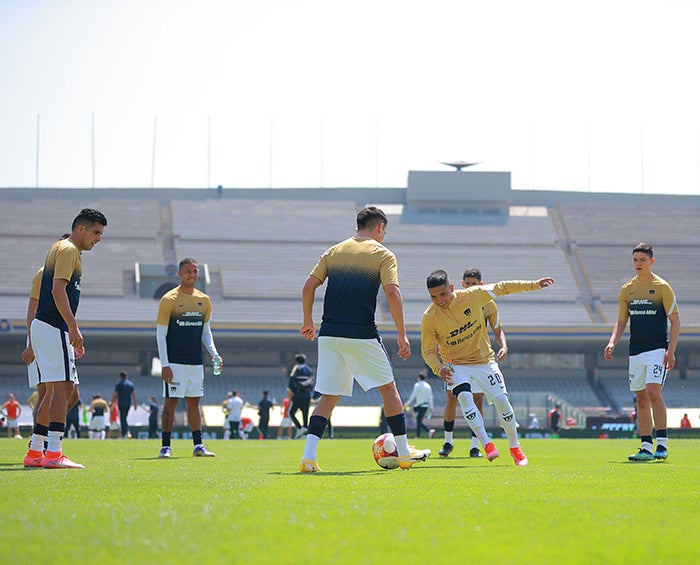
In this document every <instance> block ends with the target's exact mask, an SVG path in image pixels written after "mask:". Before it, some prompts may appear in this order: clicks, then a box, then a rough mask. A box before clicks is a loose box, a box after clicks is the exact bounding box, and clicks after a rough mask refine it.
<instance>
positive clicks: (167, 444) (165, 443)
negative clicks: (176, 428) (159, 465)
mask: <svg viewBox="0 0 700 565" xmlns="http://www.w3.org/2000/svg"><path fill="white" fill-rule="evenodd" d="M171 433H172V432H163V435H162V438H161V439H162V444H163V447H170V434H171Z"/></svg>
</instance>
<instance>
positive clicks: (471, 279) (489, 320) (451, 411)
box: [439, 269, 508, 457]
mask: <svg viewBox="0 0 700 565" xmlns="http://www.w3.org/2000/svg"><path fill="white" fill-rule="evenodd" d="M483 284H484V282H483V280H482V278H481V271H480V270H479V269H467V270H466V271H464V274H463V275H462V287H463V288H469V287H472V286H476V285H483ZM483 311H484V323H483V324H482V326H481V327H482V328H483V330H484V334H486V335H485V336H484V337H485V339H486V340H487V341H488V343H489V345H490V343H491V340H490V338H489V337H488V328H487V326H491V330H492V331H493V335H494V337H495V338H496V341H497V342H498V345H500V348H499V349H498V353H497V354H496V361H502V360H503V359H505V357H506V355H507V354H508V343H507V341H506V332H505V331H503V324H501V318H500V317H499V315H498V306H496V303H495V302H494V301H493V300H492V301H491V302H489V303H488V304H487V305H486V306H484V308H483ZM472 394H473V396H474V404H476V407H477V408H478V409H479V412H481V415H482V416H483V415H484V409H483V405H484V393H483V392H482V391H481V390H480V389H478V388H476V385H475V384H474V383H472ZM456 416H457V397H456V396H455V395H454V394H452V393H450V392H449V391H448V393H447V403H446V404H445V410H444V413H443V427H444V430H445V443H444V444H443V446H442V449H441V450H440V451H439V455H440V457H447V456H449V454H450V453H452V450H453V449H454V427H455V419H456ZM469 457H483V455H482V454H481V451H479V438H478V437H477V435H476V434H475V433H473V432H472V443H471V448H470V449H469Z"/></svg>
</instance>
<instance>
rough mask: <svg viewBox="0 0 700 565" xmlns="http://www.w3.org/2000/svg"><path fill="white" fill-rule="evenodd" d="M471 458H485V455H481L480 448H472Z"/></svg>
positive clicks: (470, 451)
mask: <svg viewBox="0 0 700 565" xmlns="http://www.w3.org/2000/svg"><path fill="white" fill-rule="evenodd" d="M469 457H483V455H482V454H481V451H479V448H478V447H472V448H471V449H470V450H469Z"/></svg>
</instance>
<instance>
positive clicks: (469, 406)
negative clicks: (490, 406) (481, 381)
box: [457, 390, 491, 445]
mask: <svg viewBox="0 0 700 565" xmlns="http://www.w3.org/2000/svg"><path fill="white" fill-rule="evenodd" d="M457 400H458V401H459V405H460V406H461V408H462V413H463V414H464V419H465V420H466V421H467V424H469V427H470V428H471V429H472V431H473V432H474V433H475V434H476V435H477V437H478V438H479V441H480V442H481V444H482V445H486V444H487V443H489V442H490V441H491V440H490V439H489V436H488V434H487V433H486V428H485V427H484V419H483V418H482V417H481V412H479V409H478V408H477V407H476V404H474V396H473V395H472V393H471V392H468V391H464V390H463V391H462V392H460V393H459V396H458V397H457Z"/></svg>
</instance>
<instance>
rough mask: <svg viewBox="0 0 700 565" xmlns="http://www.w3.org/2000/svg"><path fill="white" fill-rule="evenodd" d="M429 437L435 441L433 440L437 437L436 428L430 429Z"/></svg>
mask: <svg viewBox="0 0 700 565" xmlns="http://www.w3.org/2000/svg"><path fill="white" fill-rule="evenodd" d="M428 437H429V438H430V439H433V438H434V437H435V428H430V429H429V430H428Z"/></svg>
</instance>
